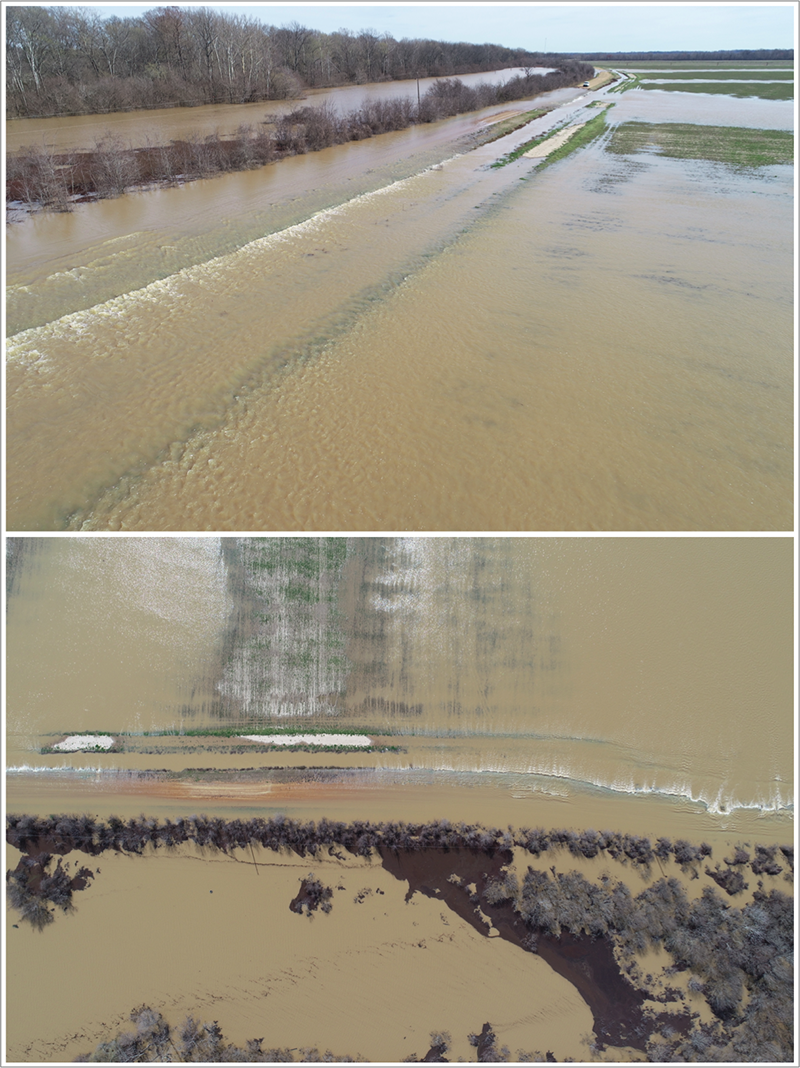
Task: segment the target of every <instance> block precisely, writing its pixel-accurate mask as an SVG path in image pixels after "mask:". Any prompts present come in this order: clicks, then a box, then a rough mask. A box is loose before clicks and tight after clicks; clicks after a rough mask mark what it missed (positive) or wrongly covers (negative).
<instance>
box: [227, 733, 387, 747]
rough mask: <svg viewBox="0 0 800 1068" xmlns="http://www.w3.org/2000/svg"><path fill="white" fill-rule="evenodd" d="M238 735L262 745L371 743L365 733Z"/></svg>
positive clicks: (363, 744) (360, 744)
mask: <svg viewBox="0 0 800 1068" xmlns="http://www.w3.org/2000/svg"><path fill="white" fill-rule="evenodd" d="M238 737H239V738H242V739H243V740H244V741H247V742H261V743H263V744H264V745H324V746H334V745H357V746H361V747H366V746H370V745H372V740H371V739H370V738H368V737H367V736H366V734H240V735H239V736H238Z"/></svg>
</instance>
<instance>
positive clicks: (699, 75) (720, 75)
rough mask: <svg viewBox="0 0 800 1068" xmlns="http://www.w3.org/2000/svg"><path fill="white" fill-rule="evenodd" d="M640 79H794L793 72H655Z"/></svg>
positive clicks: (704, 80) (734, 80)
mask: <svg viewBox="0 0 800 1068" xmlns="http://www.w3.org/2000/svg"><path fill="white" fill-rule="evenodd" d="M639 77H640V78H643V79H644V80H645V81H648V82H649V81H651V79H653V78H669V79H673V78H694V79H696V80H697V81H703V82H710V81H712V80H714V81H716V80H717V79H721V80H722V81H728V82H743V81H749V80H750V79H753V80H755V81H757V82H760V81H775V80H778V81H780V80H784V81H792V80H793V79H794V71H793V70H654V71H652V72H651V73H649V74H640V75H639Z"/></svg>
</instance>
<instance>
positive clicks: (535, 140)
mask: <svg viewBox="0 0 800 1068" xmlns="http://www.w3.org/2000/svg"><path fill="white" fill-rule="evenodd" d="M564 126H565V123H561V125H560V126H556V127H555V128H554V129H553V130H548V131H547V133H543V134H539V136H538V137H532V138H531V139H530V141H526V142H525V144H524V145H519V146H518V147H517V148H515V149H513V151H511V152H507V153H506V154H505V156H501V157H500V159H497V160H495V161H494V163H493V164H492V167H493V168H497V167H505V165H506V164H507V163H513V162H514V160H515V159H519V158H520V156H524V155H525V153H526V152H529V151H530V150H531V149H532V148H535V147H536V145H541V144H542V143H543V142H544V141H549V140H550V138H551V137H554V136H555V135H556V134H557V133H559V132H560V131H561V130H563V129H564Z"/></svg>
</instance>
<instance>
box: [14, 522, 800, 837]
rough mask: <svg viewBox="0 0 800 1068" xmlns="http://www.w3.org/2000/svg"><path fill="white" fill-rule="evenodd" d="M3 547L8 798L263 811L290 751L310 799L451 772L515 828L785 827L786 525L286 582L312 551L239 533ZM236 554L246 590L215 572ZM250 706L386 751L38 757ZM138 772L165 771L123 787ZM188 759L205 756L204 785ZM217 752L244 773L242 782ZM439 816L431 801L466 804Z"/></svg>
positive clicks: (446, 543)
mask: <svg viewBox="0 0 800 1068" xmlns="http://www.w3.org/2000/svg"><path fill="white" fill-rule="evenodd" d="M268 541H269V540H267V542H268ZM313 541H314V544H315V545H316V544H317V543H316V540H313ZM18 544H21V545H22V547H23V548H24V550H25V551H24V552H23V553H22V555H21V556H20V557H19V561H18V563H17V564H16V565H14V566H12V569H11V586H10V595H9V603H8V638H7V647H8V658H9V672H8V697H7V709H8V713H7V729H8V761H9V764H10V766H11V767H12V768H14V769H16V770H14V771H13V772H12V774H11V775H10V776H9V780H8V782H9V791H10V793H9V796H10V797H17V798H25V803H26V804H27V803H29V802H34V801H35V799H36V794H37V791H41V799H40V800H39V801H35V803H36V804H37V805H40V804H41V805H44V806H50V807H46V811H59V810H60V809H61V808H63V806H64V805H66V804H67V802H68V798H69V789H71V787H69V786H68V784H69V783H71V782H72V783H74V784H75V789H80V797H81V798H84V799H85V798H89V797H92V796H93V794H97V796H98V803H100V798H103V800H102V804H103V805H107V804H112V805H113V803H114V800H113V799H114V792H115V791H116V790H120V791H121V793H122V794H123V795H125V794H127V793H128V792H131V796H132V797H133V798H134V800H132V802H131V804H133V805H134V806H136V805H142V804H144V797H145V796H153V797H161V798H162V799H168V798H173V799H174V800H175V801H176V802H180V804H181V806H183V805H184V804H189V805H196V804H197V803H198V802H202V800H203V799H208V800H209V801H211V800H214V801H215V803H216V801H220V802H225V803H227V802H226V798H227V800H228V801H230V802H231V803H234V804H243V803H246V802H247V798H248V797H249V798H252V802H253V804H254V805H256V806H258V805H263V804H267V805H268V806H273V807H274V806H278V807H280V806H281V805H283V804H285V803H286V802H287V799H288V798H291V797H295V796H298V797H299V796H302V794H303V786H302V782H299V780H298V783H297V784H296V785H295V786H292V784H291V783H289V782H287V781H286V780H285V779H284V780H283V781H281V780H280V779H276V778H274V777H273V778H270V775H269V773H268V771H267V769H269V768H272V767H275V766H276V765H281V764H285V765H287V766H289V767H294V768H299V767H301V766H305V767H306V768H307V769H309V770H308V772H307V774H306V778H308V779H310V780H311V782H310V784H309V788H310V789H312V792H314V791H316V796H323V795H324V796H334V795H335V794H336V791H337V789H341V790H343V791H344V792H345V794H347V796H353V797H358V796H362V797H365V798H367V797H374V796H379V795H380V792H381V789H383V788H385V789H387V790H397V791H398V794H397V796H405V795H408V796H409V797H413V796H417V794H424V793H425V791H426V790H428V791H430V796H431V798H438V799H439V800H437V801H436V802H435V803H434V802H433V801H432V802H431V804H432V806H433V811H432V812H431V815H430V816H429V817H426V818H432V816H433V814H434V812H435V807H436V804H439V803H441V797H443V796H445V795H446V791H447V788H448V787H452V788H454V789H455V788H456V787H457V788H458V790H459V792H460V793H459V796H462V797H463V796H469V792H470V789H471V788H476V790H477V793H476V797H481V796H484V794H486V796H487V797H488V798H491V799H493V800H492V801H491V804H495V803H497V804H501V805H502V804H505V805H507V806H508V808H509V811H513V812H514V814H515V815H514V822H516V823H519V824H524V823H525V822H527V821H528V820H529V819H530V818H531V817H530V816H529V815H528V813H532V812H537V811H539V810H540V809H541V811H542V812H546V813H547V815H548V820H549V821H550V822H551V823H552V824H554V825H557V824H559V823H561V822H566V823H568V824H569V825H573V826H579V827H585V826H596V825H597V824H598V823H600V822H603V823H604V825H605V826H609V825H611V826H613V827H617V828H621V829H624V830H626V831H633V830H635V831H636V833H645V834H656V835H658V834H667V835H669V834H670V833H673V834H679V836H682V837H687V838H690V839H692V840H696V839H701V838H703V837H705V836H706V835H707V834H708V833H710V832H712V831H714V830H715V829H721V828H722V829H725V830H727V831H729V832H730V833H736V832H737V831H740V832H741V833H743V834H751V835H752V834H755V835H759V834H760V833H764V834H767V835H768V836H769V835H774V836H775V839H774V840H779V839H782V838H785V836H786V833H787V827H788V826H790V824H791V815H792V807H791V806H792V803H793V761H792V752H793V750H792V731H793V718H792V656H793V645H792V593H791V591H792V541H791V539H789V538H770V539H759V538H745V539H739V538H737V539H718V538H707V539H669V538H655V539H633V540H628V539H600V540H595V539H588V540H587V539H545V540H540V539H536V540H532V539H515V538H511V539H506V538H498V539H493V538H490V539H458V538H438V539H413V538H410V539H402V538H377V539H371V538H364V539H361V538H354V539H350V540H348V542H347V549H346V553H345V554H344V555H343V556H342V554H341V553H339V554H338V555H336V554H334V556H333V557H331V558H330V562H329V563H325V560H324V559H323V558H322V557H320V560H321V563H320V562H319V561H318V563H319V570H318V572H317V577H316V578H313V579H310V580H309V583H308V585H307V586H306V587H298V585H297V583H298V581H299V579H298V575H299V574H300V569H301V567H302V568H305V569H306V570H308V569H309V568H310V564H309V560H312V561H313V559H314V558H315V557H314V556H313V554H312V555H311V556H309V554H308V553H307V552H305V547H304V546H303V545H302V544H299V543H293V542H291V541H287V543H286V546H285V551H284V553H283V556H282V558H281V560H280V562H279V563H272V562H270V560H269V559H267V558H263V559H262V557H260V556H259V552H263V551H266V550H264V549H263V543H261V542H260V541H259V540H258V539H242V540H241V541H240V542H232V543H228V549H227V550H226V553H223V552H222V547H221V545H220V539H218V538H211V539H201V538H197V539H178V540H173V539H160V538H147V539H139V538H130V539H129V538H125V539H119V538H91V539H87V538H57V539H41V540H40V541H39V542H34V543H33V544H29V543H28V541H27V540H26V539H21V540H17V539H14V541H13V543H12V548H13V546H16V545H18ZM260 546H261V548H260ZM267 548H269V545H268V546H267ZM236 554H239V556H240V557H241V561H242V564H241V565H240V566H239V568H238V570H237V565H236V561H235V557H236ZM226 561H227V562H226ZM262 564H263V566H261V565H262ZM267 565H269V567H274V568H275V570H273V571H272V572H271V575H272V577H271V578H270V579H269V582H267V581H266V580H265V579H264V578H263V577H262V576H263V575H264V574H267V575H269V574H270V572H269V571H268V570H267ZM248 569H249V570H248ZM242 570H244V571H246V572H247V573H248V574H250V575H251V576H252V578H251V579H250V581H249V592H248V590H245V589H244V588H243V587H242V585H241V577H239V578H238V579H237V582H236V583H234V584H233V585H231V584H230V583H229V581H228V578H229V577H230V575H231V574H232V573H234V572H235V573H236V574H237V575H239V572H240V571H242ZM315 591H316V592H315ZM337 591H338V593H337ZM315 596H316V597H317V598H318V603H317V604H315V603H314V597H315ZM245 597H249V598H250V605H251V608H250V615H249V616H248V618H247V619H246V620H245V621H244V622H243V623H240V624H239V626H238V629H237V628H234V630H235V633H233V634H231V630H230V627H231V619H235V618H236V612H237V609H236V607H235V606H236V603H237V602H241V601H242V598H245ZM332 597H333V598H334V600H333V601H332V600H331V598H332ZM291 598H294V599H293V600H292V599H291ZM337 598H338V600H337ZM334 609H335V610H334ZM276 639H277V643H278V644H277V648H278V649H279V651H280V652H279V655H275V654H274V653H271V652H270V644H271V642H273V641H275V640H276ZM265 667H266V670H265ZM265 723H270V724H272V725H279V726H282V727H289V728H291V729H294V730H297V728H298V726H300V727H302V728H303V729H304V730H307V729H308V728H309V727H312V726H315V727H317V728H319V727H324V728H329V727H330V726H332V725H335V726H336V727H337V728H338V729H348V728H349V729H351V730H353V731H356V732H363V731H365V730H367V731H370V732H374V733H373V736H374V737H375V739H376V741H377V742H378V743H379V744H394V745H397V746H398V747H399V748H400V749H401V751H400V752H385V753H369V754H363V753H350V754H342V755H339V754H334V753H319V754H309V753H303V752H299V753H293V754H285V755H284V754H279V753H275V752H265V751H260V748H259V746H258V745H257V743H245V745H246V747H247V752H246V753H245V754H236V753H227V754H226V753H217V752H216V751H215V749H214V746H215V745H217V744H218V743H219V744H220V745H228V746H230V744H231V743H234V742H236V739H234V738H208V737H206V738H202V737H201V738H190V737H183V738H180V737H173V738H171V737H151V738H146V737H143V736H142V735H141V733H139V735H138V736H134V737H130V738H129V739H128V740H127V744H128V745H129V746H130V751H129V752H123V753H121V754H116V753H108V754H81V753H59V754H49V755H47V754H44V755H43V754H41V753H40V752H39V750H40V748H41V747H42V746H47V745H52V744H53V743H54V742H56V741H58V740H59V739H60V738H61V737H62V736H63V735H64V734H66V733H70V732H80V733H91V732H93V731H107V732H111V733H112V734H113V732H130V733H135V732H142V731H148V730H149V731H152V730H158V729H161V730H164V729H176V730H177V729H181V728H183V729H189V728H191V727H213V726H226V727H233V728H234V729H236V728H237V727H239V729H240V730H241V732H242V733H243V734H246V733H251V732H252V729H253V728H254V727H256V726H260V725H263V724H265ZM162 745H163V746H166V747H170V746H171V747H172V748H171V749H168V751H167V752H166V753H163V754H162V753H161V752H160V749H159V747H160V746H162ZM330 767H339V768H341V769H342V773H341V775H338V777H337V775H336V774H335V773H328V772H324V770H323V769H325V768H330ZM148 768H156V769H158V768H163V769H169V770H170V771H171V772H172V773H173V778H172V779H171V780H169V781H166V780H165V781H163V782H161V783H148V782H147V781H146V780H145V781H141V782H138V784H137V780H135V779H134V780H130V779H129V778H128V776H129V775H130V774H138V773H141V772H143V771H146V770H147V769H148ZM186 768H217V769H219V774H220V776H222V778H221V780H220V784H219V787H217V786H215V785H214V782H213V774H212V776H211V779H209V777H208V776H205V777H203V778H202V779H198V778H196V777H195V779H191V777H189V778H188V779H187V778H186V777H181V774H180V773H182V772H183V770H184V769H186ZM238 768H254V769H264V773H263V774H261V773H260V772H258V770H256V771H255V772H253V773H252V774H253V775H256V779H253V778H252V775H251V777H250V779H247V778H246V777H245V780H243V781H241V782H238V783H237V782H236V781H235V780H234V779H232V778H231V776H232V775H233V774H234V773H235V772H236V769H238ZM315 768H316V769H318V770H319V776H318V777H317V780H316V782H315V781H314V779H315V774H316V773H314V772H313V769H315ZM70 769H73V770H70ZM74 769H84V771H83V773H82V774H81V775H80V776H77V777H76V775H75V771H74ZM103 769H106V770H105V771H104V770H103ZM113 769H117V770H118V771H119V773H120V774H121V778H118V779H115V778H114V776H113V775H110V774H109V772H111V771H112V770H113ZM223 773H224V774H223ZM259 775H260V778H258V776H259ZM176 776H177V778H176ZM302 778H303V776H299V779H302ZM437 783H438V784H441V785H442V792H441V793H440V792H439V791H438V788H437V789H435V788H434V787H436V784H437ZM37 784H38V785H37ZM65 789H66V790H67V792H66V793H65V794H62V801H61V803H58V802H57V801H56V800H55V798H57V797H58V796H59V794H60V793H61V792H62V791H64V790H65ZM486 791H488V793H486ZM137 796H141V798H142V800H136V797H137ZM193 799H195V800H193ZM16 803H17V802H16V801H15V804H16ZM75 803H76V804H79V805H80V806H83V805H84V804H88V803H91V802H89V801H86V800H81V801H77V800H76V802H75ZM162 803H163V801H160V802H159V804H162ZM456 809H457V806H453V805H451V804H450V803H449V802H448V803H447V813H446V815H447V818H451V819H452V818H456V819H458V818H467V817H466V816H459V814H458V812H457V810H456ZM181 810H182V811H183V808H182V809H181ZM35 811H37V812H38V811H40V808H39V807H37V808H36V809H35ZM604 813H605V814H606V815H605V816H603V819H602V820H601V816H602V815H603V814H604ZM473 818H478V817H473ZM542 818H544V817H542ZM628 819H630V820H631V821H634V822H635V824H636V826H635V827H633V826H628V824H627V820H628ZM671 822H672V823H674V824H675V825H676V826H677V827H678V828H679V831H670V829H669V828H670V823H671ZM760 829H761V830H760Z"/></svg>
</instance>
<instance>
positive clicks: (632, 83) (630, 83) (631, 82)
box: [608, 77, 639, 93]
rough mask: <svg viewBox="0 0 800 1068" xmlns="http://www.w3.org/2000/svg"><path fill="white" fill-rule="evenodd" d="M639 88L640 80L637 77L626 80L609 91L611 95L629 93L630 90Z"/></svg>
mask: <svg viewBox="0 0 800 1068" xmlns="http://www.w3.org/2000/svg"><path fill="white" fill-rule="evenodd" d="M638 87H639V79H638V77H636V78H626V79H625V80H624V81H621V82H620V83H619V85H615V86H613V87H612V88H611V89H609V90H608V91H609V93H627V91H628V90H629V89H637V88H638Z"/></svg>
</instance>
